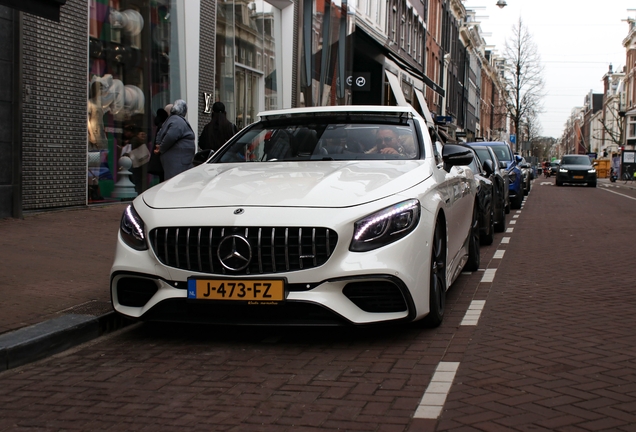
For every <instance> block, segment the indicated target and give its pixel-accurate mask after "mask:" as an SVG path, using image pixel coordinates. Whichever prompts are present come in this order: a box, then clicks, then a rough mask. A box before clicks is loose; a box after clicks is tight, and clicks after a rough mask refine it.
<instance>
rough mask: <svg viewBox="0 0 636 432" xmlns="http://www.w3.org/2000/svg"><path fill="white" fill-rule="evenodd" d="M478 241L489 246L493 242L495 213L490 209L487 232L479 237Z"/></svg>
mask: <svg viewBox="0 0 636 432" xmlns="http://www.w3.org/2000/svg"><path fill="white" fill-rule="evenodd" d="M479 240H480V241H481V244H483V245H487V246H488V245H491V244H492V242H494V241H495V211H494V210H493V209H492V208H491V209H490V218H489V220H488V231H486V233H484V235H480V237H479Z"/></svg>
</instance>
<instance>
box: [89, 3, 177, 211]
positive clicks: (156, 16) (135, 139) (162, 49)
mask: <svg viewBox="0 0 636 432" xmlns="http://www.w3.org/2000/svg"><path fill="white" fill-rule="evenodd" d="M88 11H89V39H88V44H89V58H88V83H87V87H88V119H87V121H88V157H87V159H88V166H87V183H88V191H89V192H88V197H87V201H88V202H89V203H98V202H108V201H118V200H120V199H130V198H134V196H135V195H136V194H139V193H141V192H143V191H144V190H145V189H147V188H148V187H150V186H152V185H153V184H155V183H156V182H157V181H158V177H156V176H153V175H150V174H148V172H147V166H146V164H142V163H140V162H138V161H135V162H133V163H134V165H133V166H132V167H131V168H130V169H129V170H125V169H120V168H121V166H120V160H122V161H123V160H124V159H121V157H122V156H123V155H133V154H136V153H138V152H139V150H138V151H134V150H136V149H140V148H142V147H143V146H145V147H147V149H148V151H149V152H150V151H151V150H152V149H153V139H154V137H155V134H156V128H155V124H154V119H155V114H156V111H157V109H158V108H163V107H164V106H165V105H166V104H168V103H171V102H173V101H174V100H176V99H179V98H181V96H182V94H181V88H180V85H181V79H180V77H181V76H182V73H183V70H184V68H185V65H183V64H180V62H179V61H178V59H179V53H180V51H181V50H182V49H183V48H182V47H183V43H184V41H183V38H182V36H181V33H180V32H182V31H183V24H182V23H183V0H173V1H172V2H157V1H153V0H109V1H104V0H89V2H88ZM125 176H128V180H130V181H132V183H133V184H134V190H125V191H122V189H118V181H119V180H121V179H122V178H124V177H125Z"/></svg>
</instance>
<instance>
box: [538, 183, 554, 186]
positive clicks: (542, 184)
mask: <svg viewBox="0 0 636 432" xmlns="http://www.w3.org/2000/svg"><path fill="white" fill-rule="evenodd" d="M553 184H554V183H552V182H541V186H544V185H550V186H551V185H553Z"/></svg>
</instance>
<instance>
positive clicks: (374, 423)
mask: <svg viewBox="0 0 636 432" xmlns="http://www.w3.org/2000/svg"><path fill="white" fill-rule="evenodd" d="M632 195H636V193H632ZM527 201H528V202H527V203H526V205H525V207H524V209H523V210H522V212H521V214H520V215H519V218H518V223H516V224H515V225H510V226H514V232H513V233H511V234H503V235H498V236H497V238H496V241H495V244H494V245H493V246H490V247H487V248H484V249H483V255H482V266H483V267H484V266H487V267H488V268H497V269H498V270H497V274H496V277H495V280H494V282H492V283H479V280H480V277H481V275H482V274H483V273H481V272H476V273H473V274H471V275H462V277H461V278H460V279H459V280H458V283H457V284H456V285H454V286H453V287H452V288H451V290H450V291H449V293H448V305H449V310H448V316H447V317H446V319H445V321H444V323H443V325H442V326H441V327H439V328H438V329H434V330H421V329H419V328H417V327H398V328H393V327H391V328H374V329H368V330H364V331H360V330H351V329H338V330H325V329H302V330H296V329H284V330H280V329H279V330H277V331H275V332H272V333H270V330H266V329H261V328H257V329H254V328H247V329H243V328H240V329H234V328H232V329H228V328H223V327H213V328H202V329H201V331H196V332H195V331H193V328H192V327H188V326H167V327H166V326H134V327H129V328H128V330H126V331H124V332H121V333H119V334H114V335H111V336H109V337H107V338H105V339H102V340H98V341H95V342H92V343H90V344H88V345H84V346H82V347H79V348H76V349H74V350H72V351H70V352H67V353H65V354H64V355H58V356H56V357H54V358H50V359H47V360H44V361H40V362H38V363H34V364H31V365H27V366H23V367H20V368H18V369H14V370H10V371H6V372H4V373H0V430H2V431H4V430H16V429H20V430H30V429H32V430H43V429H45V430H59V429H65V430H122V429H126V430H153V431H158V430H175V429H177V428H188V429H190V430H218V431H222V430H228V431H229V430H231V431H243V430H245V431H281V430H290V431H291V430H293V431H318V430H337V429H338V430H365V431H405V430H409V431H429V430H430V431H432V430H440V431H441V430H452V431H464V430H466V431H475V430H482V431H491V430H492V431H499V430H515V431H517V430H518V431H525V430H562V431H570V430H572V431H578V430H580V431H586V430H587V431H589V430H608V431H609V430H612V431H615V430H625V431H629V430H636V426H635V425H636V418H634V414H632V413H633V412H635V411H636V384H634V383H636V380H635V379H634V378H635V373H636V364H634V361H633V359H634V354H636V353H635V351H634V350H635V348H634V347H635V346H636V344H635V343H634V342H636V340H635V336H634V331H633V330H634V322H635V321H634V319H633V313H632V312H633V310H634V306H635V304H636V300H635V296H634V294H633V292H632V291H633V286H634V284H633V283H632V282H631V273H633V272H631V273H630V270H631V268H632V267H631V262H632V260H633V254H632V253H631V251H630V249H631V245H630V244H629V241H626V239H627V240H629V236H630V235H631V232H632V231H631V227H630V221H631V220H633V217H632V215H633V214H634V212H636V201H632V200H628V199H623V198H621V199H617V197H615V196H613V194H610V193H609V192H606V191H602V190H600V188H598V189H591V188H556V187H554V186H543V187H542V186H540V185H539V184H538V183H537V182H536V181H535V184H534V187H533V191H532V193H531V195H530V197H529V198H528V200H527ZM515 214H516V213H515V211H513V212H512V213H511V214H510V215H508V221H511V220H512V217H513V216H514V215H515ZM0 229H2V227H1V226H0ZM115 230H116V227H115ZM503 236H505V237H510V238H511V241H510V243H509V244H500V243H499V242H500V240H501V237H503ZM632 238H633V237H632ZM113 243H114V240H113ZM495 249H504V250H505V251H506V253H505V256H504V258H503V259H502V260H495V259H492V255H493V253H494V250H495ZM610 251H611V253H610ZM106 275H107V270H106ZM474 299H483V300H486V305H485V308H484V311H483V314H482V317H481V319H480V321H479V324H478V325H477V326H476V327H463V326H460V325H459V323H460V322H461V319H462V318H463V316H464V314H465V312H466V309H467V307H468V305H469V304H470V302H471V301H472V300H474ZM440 361H459V362H461V364H460V367H459V370H458V373H457V376H456V377H455V381H454V384H453V386H452V388H451V391H450V394H449V396H448V399H447V401H446V405H445V407H444V410H443V413H442V415H441V417H440V419H438V420H414V419H413V418H412V416H413V413H414V412H415V409H416V408H417V405H418V403H419V401H420V399H421V397H422V394H423V393H424V391H425V390H426V387H427V386H428V383H429V381H430V379H431V376H432V374H433V372H434V370H435V367H436V365H437V364H438V363H439V362H440Z"/></svg>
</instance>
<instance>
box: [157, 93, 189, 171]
mask: <svg viewBox="0 0 636 432" xmlns="http://www.w3.org/2000/svg"><path fill="white" fill-rule="evenodd" d="M187 112H188V106H187V105H186V103H185V101H184V100H182V99H178V100H176V101H175V102H174V104H173V106H172V109H171V110H170V117H168V119H167V120H166V121H165V122H164V124H163V125H162V126H161V130H160V131H159V133H158V134H157V144H158V145H159V148H158V150H155V151H158V152H159V154H160V155H161V165H163V171H164V177H165V180H168V179H171V178H172V177H174V176H176V175H178V174H181V173H182V172H184V171H186V170H188V169H190V168H192V158H193V157H194V153H195V150H196V144H195V138H196V136H195V134H194V132H193V131H192V127H190V123H188V121H187V120H186V119H185V116H186V114H187Z"/></svg>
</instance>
